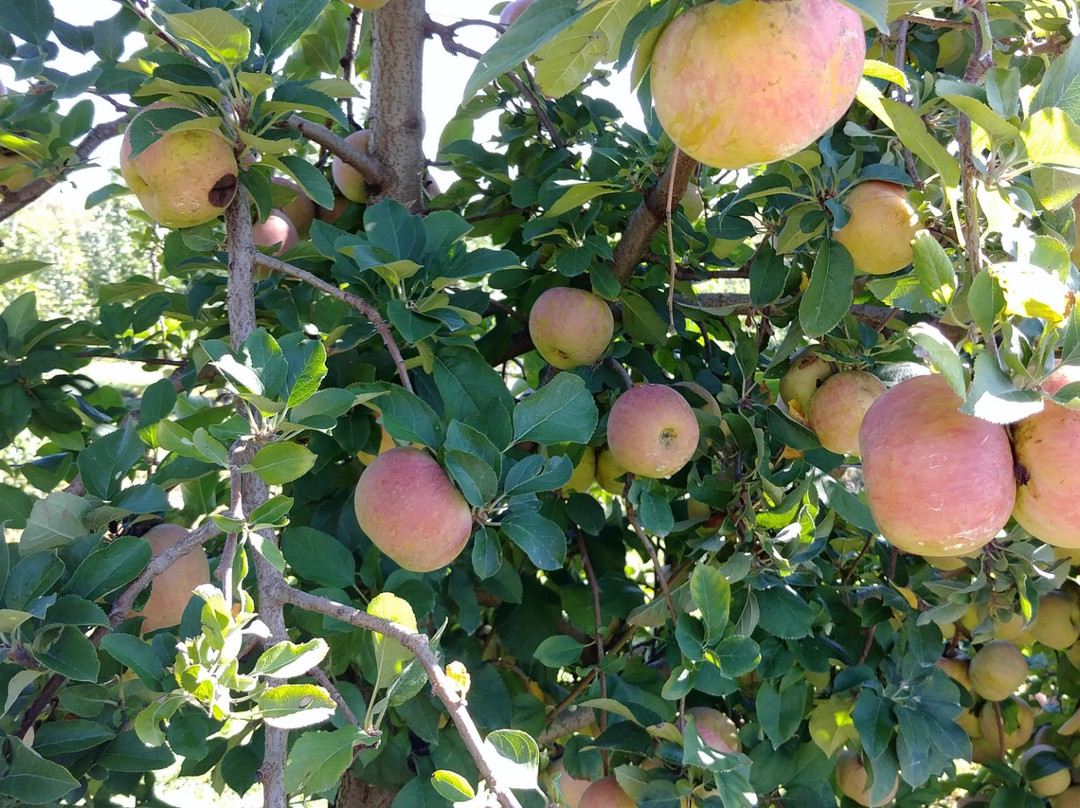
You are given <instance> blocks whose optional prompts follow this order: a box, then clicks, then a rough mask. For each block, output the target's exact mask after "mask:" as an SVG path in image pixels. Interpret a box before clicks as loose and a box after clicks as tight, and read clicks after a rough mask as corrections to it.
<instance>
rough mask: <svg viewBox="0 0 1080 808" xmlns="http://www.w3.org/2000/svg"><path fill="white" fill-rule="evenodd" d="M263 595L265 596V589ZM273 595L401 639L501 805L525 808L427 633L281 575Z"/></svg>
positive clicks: (328, 615)
mask: <svg viewBox="0 0 1080 808" xmlns="http://www.w3.org/2000/svg"><path fill="white" fill-rule="evenodd" d="M260 594H262V591H261V588H260ZM273 595H274V596H275V597H277V598H280V599H281V600H282V601H283V602H285V603H289V604H292V605H293V606H296V607H298V608H301V609H304V610H306V611H309V612H315V613H317V614H323V615H326V616H327V617H332V618H334V619H335V620H341V621H342V622H345V623H348V624H350V625H353V626H356V627H357V628H363V629H367V630H369V631H374V632H377V633H379V634H382V635H383V636H384V637H389V638H390V639H393V640H397V641H398V642H399V643H401V644H402V645H403V646H405V648H407V649H408V650H410V651H412V653H413V654H414V655H415V656H416V660H417V662H419V663H420V666H421V667H422V668H423V669H424V672H425V673H426V674H427V676H428V680H429V681H430V682H431V691H432V692H433V693H434V694H435V696H436V697H437V698H438V699H439V701H441V702H442V703H443V704H444V705H445V706H446V709H447V710H448V711H449V712H450V717H451V718H452V719H453V721H454V724H455V725H456V726H457V729H458V732H459V733H461V739H462V740H463V741H464V742H465V746H466V747H467V748H468V750H469V754H470V755H472V758H473V760H474V761H475V762H476V767H477V768H478V769H479V770H480V776H481V777H482V778H483V779H484V780H485V781H486V782H487V784H488V788H490V789H491V791H492V792H493V793H494V794H495V795H496V797H497V798H498V800H499V804H500V805H501V806H503V808H521V804H520V803H519V802H518V800H517V797H515V796H514V794H513V792H512V791H511V790H510V789H509V788H508V787H507V786H505V785H503V784H502V783H501V782H500V780H499V777H498V775H497V774H496V771H497V769H496V766H495V764H493V763H492V761H491V760H490V759H489V756H488V753H487V751H486V750H485V749H484V741H483V739H482V738H481V737H480V731H479V730H478V729H477V728H476V724H475V722H474V721H473V719H472V716H471V715H470V714H469V710H468V706H467V703H466V701H465V699H464V698H462V697H461V696H459V695H458V692H457V689H456V687H455V685H454V684H453V683H452V682H451V681H450V679H449V677H447V675H446V674H445V673H444V672H443V669H442V667H441V665H440V664H439V660H438V658H437V657H436V655H435V652H434V651H433V650H432V648H431V645H430V644H429V640H428V637H427V635H426V634H420V633H418V632H415V631H411V630H409V629H407V628H405V627H404V626H401V625H399V624H397V623H393V622H391V621H389V620H383V619H381V618H378V617H373V616H372V615H370V614H368V613H367V612H362V611H360V610H359V609H354V608H353V607H352V606H346V605H344V604H342V603H337V602H336V601H333V600H329V599H328V598H324V597H320V596H318V595H312V594H310V593H308V592H303V591H301V590H299V589H295V588H293V587H291V586H289V585H288V584H287V583H286V582H285V579H284V578H282V577H281V576H280V575H275V580H274V584H273Z"/></svg>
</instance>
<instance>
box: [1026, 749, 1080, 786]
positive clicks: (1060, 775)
mask: <svg viewBox="0 0 1080 808" xmlns="http://www.w3.org/2000/svg"><path fill="white" fill-rule="evenodd" d="M1039 754H1050V755H1053V756H1054V757H1057V750H1056V749H1054V747H1052V746H1050V745H1049V744H1045V743H1037V744H1033V745H1032V746H1030V747H1028V748H1027V749H1026V750H1025V751H1024V754H1022V755H1021V756H1020V767H1021V770H1023V769H1024V768H1025V764H1026V763H1027V762H1028V761H1029V760H1031V759H1032V758H1033V757H1035V755H1039ZM1071 783H1072V775H1071V774H1070V773H1069V767H1068V766H1067V765H1064V761H1062V766H1061V768H1060V769H1057V770H1055V771H1053V772H1051V773H1050V774H1044V775H1042V776H1040V777H1033V778H1031V779H1029V780H1028V790H1029V791H1030V792H1031V793H1032V794H1034V795H1035V796H1037V797H1056V796H1057V795H1058V794H1061V793H1064V792H1065V791H1067V790H1068V788H1069V785H1070V784H1071Z"/></svg>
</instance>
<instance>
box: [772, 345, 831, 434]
mask: <svg viewBox="0 0 1080 808" xmlns="http://www.w3.org/2000/svg"><path fill="white" fill-rule="evenodd" d="M834 373H836V368H835V367H834V366H833V365H832V364H831V363H830V362H827V361H826V360H825V359H822V358H821V357H820V356H818V355H817V353H815V352H814V351H813V349H810V348H807V349H806V350H804V351H802V352H801V353H799V354H797V355H796V356H794V357H792V359H791V366H790V367H789V368H788V369H787V371H786V372H785V373H784V375H783V376H781V377H780V400H781V401H783V402H784V404H786V405H787V408H788V411H789V412H791V414H792V415H794V416H795V417H796V418H798V419H800V420H806V417H807V416H808V415H809V413H810V402H811V400H812V399H813V398H814V394H815V393H816V392H817V391H818V387H820V386H821V383H822V382H823V381H825V379H827V378H829V377H830V376H832V375H833V374H834Z"/></svg>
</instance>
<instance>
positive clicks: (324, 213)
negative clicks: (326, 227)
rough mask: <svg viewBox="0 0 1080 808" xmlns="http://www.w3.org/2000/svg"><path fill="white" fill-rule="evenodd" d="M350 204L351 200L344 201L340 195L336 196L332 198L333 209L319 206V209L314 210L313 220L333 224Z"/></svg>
mask: <svg viewBox="0 0 1080 808" xmlns="http://www.w3.org/2000/svg"><path fill="white" fill-rule="evenodd" d="M351 204H352V201H351V200H349V199H346V198H345V197H343V196H341V195H340V194H336V195H335V196H334V207H332V208H324V207H323V206H322V205H319V207H317V208H316V209H315V218H316V219H318V220H319V221H320V222H326V223H327V224H333V223H334V222H336V221H337V220H338V219H340V218H341V214H343V213H344V212H345V211H346V209H347V208H348V207H349V205H351Z"/></svg>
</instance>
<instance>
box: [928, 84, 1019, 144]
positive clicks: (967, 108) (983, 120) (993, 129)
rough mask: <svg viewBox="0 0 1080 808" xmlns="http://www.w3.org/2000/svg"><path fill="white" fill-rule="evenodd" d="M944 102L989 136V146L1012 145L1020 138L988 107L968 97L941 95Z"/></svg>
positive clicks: (1015, 131) (1014, 130) (1008, 124)
mask: <svg viewBox="0 0 1080 808" xmlns="http://www.w3.org/2000/svg"><path fill="white" fill-rule="evenodd" d="M942 98H944V99H945V100H946V101H948V102H949V103H950V104H952V105H953V106H954V107H956V108H957V109H959V110H960V111H961V112H963V113H965V114H966V115H967V116H968V117H969V118H971V120H972V121H973V122H974V123H975V124H977V125H979V126H981V127H982V128H983V129H984V130H985V131H986V133H987V134H988V135H989V136H990V142H991V144H993V145H995V146H998V145H1001V144H1005V143H1012V142H1013V141H1015V140H1016V139H1017V138H1018V137H1020V130H1019V129H1017V128H1016V127H1015V126H1013V125H1012V124H1011V123H1009V122H1008V121H1006V120H1005V119H1004V118H1002V117H1001V116H1000V115H998V114H997V113H996V112H994V111H993V110H992V109H990V107H988V106H987V105H986V104H984V103H983V102H982V101H980V100H979V99H977V98H972V97H971V96H969V95H950V94H946V95H943V96H942Z"/></svg>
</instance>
